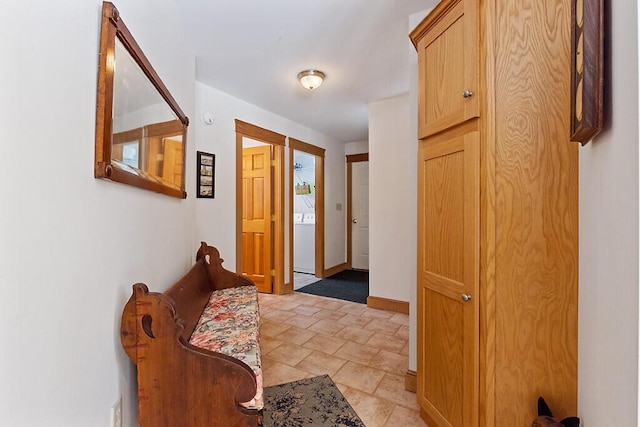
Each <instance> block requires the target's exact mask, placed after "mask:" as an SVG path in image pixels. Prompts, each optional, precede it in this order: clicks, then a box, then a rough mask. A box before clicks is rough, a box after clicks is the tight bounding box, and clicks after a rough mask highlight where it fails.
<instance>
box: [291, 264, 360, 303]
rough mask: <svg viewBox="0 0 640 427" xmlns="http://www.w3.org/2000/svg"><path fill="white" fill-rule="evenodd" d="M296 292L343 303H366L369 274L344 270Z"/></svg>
mask: <svg viewBox="0 0 640 427" xmlns="http://www.w3.org/2000/svg"><path fill="white" fill-rule="evenodd" d="M296 292H303V293H305V294H312V295H319V296H321V297H329V298H337V299H341V300H344V301H351V302H358V303H360V304H366V303H367V297H368V296H369V272H368V271H359V270H345V271H341V272H340V273H336V274H334V275H333V276H329V277H327V278H325V279H322V280H319V281H317V282H315V283H312V284H310V285H307V286H304V287H302V288H300V289H298V290H297V291H296Z"/></svg>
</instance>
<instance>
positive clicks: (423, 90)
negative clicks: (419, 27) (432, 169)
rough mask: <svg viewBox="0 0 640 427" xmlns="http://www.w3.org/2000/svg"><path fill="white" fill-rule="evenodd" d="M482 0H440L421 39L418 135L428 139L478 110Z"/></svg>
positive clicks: (419, 52) (419, 53)
mask: <svg viewBox="0 0 640 427" xmlns="http://www.w3.org/2000/svg"><path fill="white" fill-rule="evenodd" d="M477 10H478V2H477V1H476V0H452V1H443V2H441V3H440V4H439V5H438V6H437V8H436V10H434V11H433V12H432V14H431V15H429V16H428V17H427V18H426V20H425V22H426V27H425V28H426V29H425V32H424V36H422V38H421V39H420V40H419V41H418V44H417V49H418V93H419V98H420V99H419V103H418V105H419V107H418V115H419V117H418V134H419V138H425V137H427V136H429V135H433V134H435V133H437V132H440V131H442V130H444V129H447V128H449V127H451V126H454V125H456V124H459V123H462V122H463V121H465V120H468V119H470V118H473V117H478V115H479V102H478V90H479V87H478V69H479V65H478V46H479V41H478V20H477V14H478V13H477Z"/></svg>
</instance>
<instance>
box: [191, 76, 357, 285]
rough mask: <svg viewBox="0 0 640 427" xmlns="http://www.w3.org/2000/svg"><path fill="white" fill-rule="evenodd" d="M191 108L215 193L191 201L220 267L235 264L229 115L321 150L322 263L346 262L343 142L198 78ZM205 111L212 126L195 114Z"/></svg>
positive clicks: (199, 235) (203, 236)
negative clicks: (210, 158)
mask: <svg viewBox="0 0 640 427" xmlns="http://www.w3.org/2000/svg"><path fill="white" fill-rule="evenodd" d="M196 111H197V113H196V114H197V117H198V120H194V124H195V126H194V127H195V135H196V144H197V149H198V150H201V151H207V152H211V153H214V154H215V155H216V189H215V192H216V193H215V194H216V197H215V199H213V200H211V199H199V200H197V201H196V224H197V238H198V239H202V240H205V241H207V242H208V243H210V244H212V245H214V246H217V247H218V249H220V253H221V254H222V256H223V257H224V259H225V264H224V265H225V267H226V268H227V269H229V270H235V263H236V261H235V242H236V236H235V221H236V218H235V215H236V214H235V200H236V199H235V197H236V192H235V191H236V187H235V186H236V183H235V176H236V175H235V174H236V164H235V156H236V151H235V150H236V136H235V122H234V120H235V119H239V120H242V121H245V122H248V123H251V124H254V125H256V126H260V127H263V128H265V129H269V130H271V131H274V132H277V133H280V134H283V135H286V136H289V137H293V138H296V139H298V140H300V141H304V142H307V143H309V144H313V145H316V146H318V147H321V148H324V149H326V152H325V156H326V157H325V173H324V176H325V268H330V267H333V266H335V265H337V264H341V263H343V262H346V240H345V235H346V231H345V230H346V216H345V215H346V212H345V209H344V206H345V197H346V195H345V193H346V190H345V166H344V165H345V158H344V144H343V143H341V142H339V141H337V140H335V139H332V138H330V137H328V136H326V135H323V134H321V133H319V132H316V131H314V130H311V129H309V128H306V127H304V126H302V125H299V124H297V123H295V122H292V121H290V120H287V119H285V118H283V117H280V116H277V115H275V114H273V113H271V112H269V111H266V110H263V109H261V108H258V107H256V106H255V105H252V104H249V103H247V102H245V101H242V100H240V99H238V98H234V97H233V96H230V95H228V94H226V93H224V92H221V91H219V90H217V89H214V88H211V87H209V86H206V85H204V84H202V83H196ZM205 111H210V112H211V113H213V116H214V118H215V122H214V124H213V125H206V124H204V123H203V121H202V120H200V119H199V118H200V117H201V115H202V113H203V112H205ZM288 151H289V150H288V149H287V150H286V152H287V155H286V158H285V164H286V165H288V164H289V161H288ZM222 177H224V179H223V178H222ZM285 185H287V186H288V185H289V174H288V171H287V172H286V178H285ZM287 188H289V187H287ZM286 194H289V193H288V192H287V193H286ZM336 203H340V204H342V210H340V211H338V210H336ZM288 206H289V198H288V197H286V198H285V212H286V215H287V218H288V212H289V207H288ZM288 230H289V228H288V227H285V231H286V233H285V240H286V242H285V261H286V262H287V263H288V260H289V244H288V239H289V233H288ZM285 270H286V271H288V264H287V266H285ZM286 279H287V278H285V280H286Z"/></svg>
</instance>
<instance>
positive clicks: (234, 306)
mask: <svg viewBox="0 0 640 427" xmlns="http://www.w3.org/2000/svg"><path fill="white" fill-rule="evenodd" d="M259 331H260V313H259V311H258V291H257V290H256V287H255V286H239V287H235V288H229V289H221V290H218V291H214V292H212V293H211V298H209V302H208V303H207V305H206V307H205V308H204V311H203V312H202V315H201V316H200V320H199V321H198V324H197V325H196V328H195V329H194V330H193V333H192V334H191V338H190V339H189V343H191V344H192V345H195V346H196V347H200V348H203V349H205V350H209V351H216V352H218V353H222V354H226V355H227V356H231V357H233V358H236V359H238V360H241V361H243V362H244V363H246V364H247V365H249V367H250V368H251V369H253V373H254V374H255V375H256V383H257V392H256V396H255V397H254V398H253V399H252V400H251V401H250V402H245V403H242V406H244V407H245V408H250V409H262V408H263V406H264V399H263V396H262V365H261V363H260V334H259Z"/></svg>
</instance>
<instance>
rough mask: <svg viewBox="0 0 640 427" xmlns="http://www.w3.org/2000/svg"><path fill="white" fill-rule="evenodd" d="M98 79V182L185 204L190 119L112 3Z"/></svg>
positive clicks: (106, 17) (108, 8) (106, 6)
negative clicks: (161, 195) (153, 193)
mask: <svg viewBox="0 0 640 427" xmlns="http://www.w3.org/2000/svg"><path fill="white" fill-rule="evenodd" d="M105 20H106V23H105ZM98 77H99V85H98V117H97V121H96V123H97V124H96V127H97V129H96V165H95V173H96V177H98V178H107V179H110V180H113V181H118V182H123V183H126V184H131V185H135V186H138V187H141V188H145V189H149V190H153V191H157V192H160V193H164V194H168V195H171V196H175V197H182V198H185V197H186V193H185V192H184V158H185V144H186V129H187V125H188V119H187V118H186V117H185V116H184V114H183V113H182V111H181V110H180V108H179V107H178V105H177V104H176V103H175V100H174V99H173V98H172V97H171V95H170V94H169V92H168V90H167V89H166V87H165V86H164V84H163V83H162V81H161V80H160V78H159V77H158V75H157V74H156V73H155V71H154V70H153V68H152V67H151V64H149V62H148V60H147V59H146V57H145V56H144V54H143V53H142V51H141V50H140V48H139V46H138V45H137V43H136V42H135V40H134V39H133V37H132V36H131V34H130V33H129V31H128V29H127V28H126V26H125V25H124V22H123V21H122V18H121V17H120V16H119V14H118V12H117V10H116V9H115V7H114V6H113V4H111V3H108V2H105V3H104V4H103V26H102V35H101V52H100V70H99V76H98ZM103 85H104V87H103ZM101 89H104V91H103V92H102V91H101Z"/></svg>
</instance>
